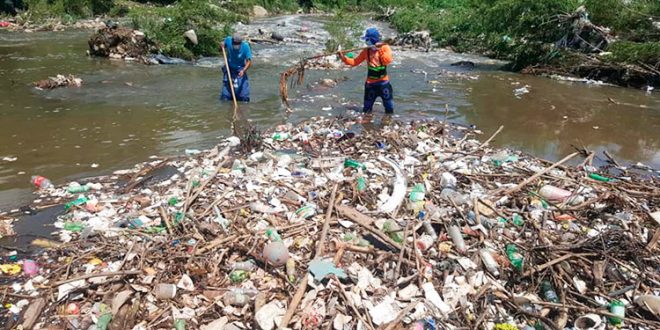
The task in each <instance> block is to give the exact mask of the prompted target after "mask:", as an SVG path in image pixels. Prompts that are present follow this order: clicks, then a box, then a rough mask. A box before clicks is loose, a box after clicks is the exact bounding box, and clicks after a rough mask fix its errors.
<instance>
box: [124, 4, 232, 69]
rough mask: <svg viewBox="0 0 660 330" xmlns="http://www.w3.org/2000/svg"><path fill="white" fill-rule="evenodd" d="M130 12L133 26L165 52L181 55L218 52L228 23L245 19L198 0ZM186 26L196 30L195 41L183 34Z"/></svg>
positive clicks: (226, 33) (189, 57)
mask: <svg viewBox="0 0 660 330" xmlns="http://www.w3.org/2000/svg"><path fill="white" fill-rule="evenodd" d="M129 16H130V17H131V19H132V22H133V26H134V28H136V29H140V30H142V31H143V32H144V33H145V34H146V35H147V37H149V38H150V39H152V40H153V41H155V42H156V43H157V44H158V45H159V48H160V49H161V51H162V52H163V53H164V54H166V55H169V56H174V57H180V58H184V59H192V58H194V57H196V56H216V55H218V45H219V44H220V42H222V40H223V38H224V36H226V35H228V34H229V33H230V32H231V31H230V25H231V24H232V23H234V22H237V21H239V20H245V17H243V16H241V15H238V14H235V13H231V12H230V11H227V10H226V9H223V8H220V7H218V6H215V5H212V4H211V3H209V2H206V1H197V0H182V1H180V2H178V3H177V4H176V5H174V6H170V7H154V8H142V9H139V10H133V11H131V12H130V14H129ZM189 29H193V30H195V33H196V34H197V39H198V44H197V45H193V44H192V43H190V42H188V41H187V40H186V38H185V37H184V36H183V33H184V32H185V31H187V30H189Z"/></svg>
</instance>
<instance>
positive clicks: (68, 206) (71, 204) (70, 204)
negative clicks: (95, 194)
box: [64, 196, 88, 211]
mask: <svg viewBox="0 0 660 330" xmlns="http://www.w3.org/2000/svg"><path fill="white" fill-rule="evenodd" d="M87 201H88V199H87V197H85V196H83V197H80V198H77V199H74V200H72V201H70V202H68V203H66V204H64V210H66V211H68V210H70V209H71V208H73V207H74V206H79V205H83V204H85V203H87Z"/></svg>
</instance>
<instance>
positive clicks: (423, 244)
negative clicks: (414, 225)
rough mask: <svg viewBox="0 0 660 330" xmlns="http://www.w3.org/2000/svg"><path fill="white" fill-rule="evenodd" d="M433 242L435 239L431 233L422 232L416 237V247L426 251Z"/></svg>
mask: <svg viewBox="0 0 660 330" xmlns="http://www.w3.org/2000/svg"><path fill="white" fill-rule="evenodd" d="M434 242H435V239H434V238H433V237H432V236H431V235H426V234H423V235H422V236H420V237H419V238H418V239H417V248H418V249H420V250H421V251H426V250H428V249H429V248H431V246H433V243H434Z"/></svg>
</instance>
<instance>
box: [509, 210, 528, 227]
mask: <svg viewBox="0 0 660 330" xmlns="http://www.w3.org/2000/svg"><path fill="white" fill-rule="evenodd" d="M511 222H513V224H514V225H515V226H517V227H521V226H522V225H524V224H525V219H523V217H522V216H520V214H518V213H514V214H513V215H512V216H511Z"/></svg>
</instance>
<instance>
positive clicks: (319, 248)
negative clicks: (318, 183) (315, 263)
mask: <svg viewBox="0 0 660 330" xmlns="http://www.w3.org/2000/svg"><path fill="white" fill-rule="evenodd" d="M338 186H339V183H335V186H334V187H333V188H332V193H331V194H330V204H329V205H328V210H327V211H326V212H325V221H324V222H323V229H322V230H321V238H320V239H319V243H318V246H317V247H316V258H318V257H321V256H323V252H324V250H325V240H326V238H327V236H328V230H329V229H330V219H331V218H332V208H333V206H334V204H335V195H336V194H337V187H338Z"/></svg>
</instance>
